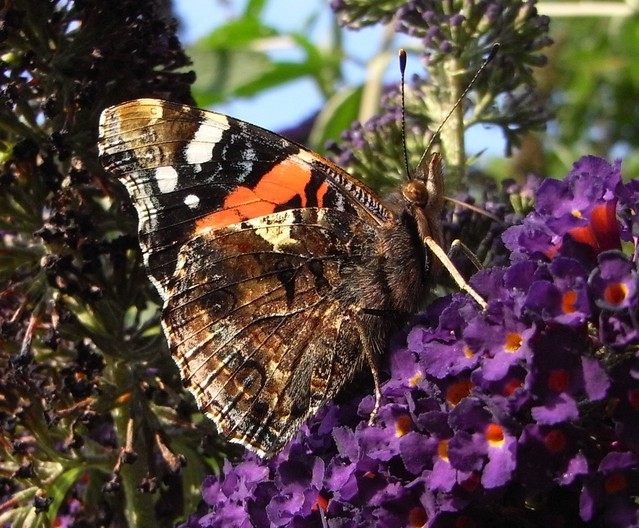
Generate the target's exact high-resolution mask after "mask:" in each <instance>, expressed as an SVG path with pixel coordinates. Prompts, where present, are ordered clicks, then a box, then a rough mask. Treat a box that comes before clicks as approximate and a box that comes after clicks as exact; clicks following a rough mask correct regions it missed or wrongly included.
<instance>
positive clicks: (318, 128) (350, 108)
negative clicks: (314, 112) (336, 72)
mask: <svg viewBox="0 0 639 528" xmlns="http://www.w3.org/2000/svg"><path fill="white" fill-rule="evenodd" d="M361 101H362V87H361V86H359V87H355V88H345V89H343V90H341V91H339V92H337V93H336V94H335V95H333V96H332V97H331V98H329V99H328V101H326V103H325V104H324V107H323V108H322V110H321V112H320V113H319V114H318V116H317V118H316V119H315V123H314V124H313V130H311V134H310V137H309V146H310V147H311V148H312V149H314V150H317V151H319V152H323V151H324V150H325V148H324V145H325V144H326V142H327V141H328V140H330V139H332V140H335V141H337V140H338V139H339V137H340V134H341V133H342V131H344V130H346V129H348V128H350V126H351V124H352V123H353V121H355V120H356V119H357V116H358V115H359V107H360V103H361Z"/></svg>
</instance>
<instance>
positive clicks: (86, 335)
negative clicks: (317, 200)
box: [0, 0, 639, 527]
mask: <svg viewBox="0 0 639 528" xmlns="http://www.w3.org/2000/svg"><path fill="white" fill-rule="evenodd" d="M271 1H272V2H276V1H277V0H271ZM560 3H561V2H557V4H560ZM339 4H340V3H338V2H335V6H334V7H336V8H339V7H340V5H339ZM602 4H605V3H602ZM267 5H268V4H267V1H266V0H253V1H248V2H246V4H245V7H244V8H243V10H242V11H241V13H240V15H239V16H238V17H236V18H234V19H233V20H230V21H228V22H226V23H224V24H220V25H218V26H217V27H216V29H214V30H213V31H212V32H211V34H210V35H208V36H206V37H205V38H203V39H202V40H200V41H198V42H197V43H195V44H194V45H193V46H192V47H190V48H189V49H188V50H187V51H186V53H183V52H182V50H181V47H180V44H179V42H178V41H177V38H176V36H175V26H174V25H173V24H172V23H171V22H168V20H169V18H170V11H171V6H170V4H168V3H167V4H162V3H159V2H151V1H131V2H127V1H123V2H118V3H117V5H116V3H110V4H109V5H108V6H107V5H106V4H105V3H102V2H92V1H88V0H83V1H82V2H80V1H78V0H76V1H73V0H68V1H57V2H56V1H54V2H50V1H47V0H14V1H5V3H4V4H3V6H2V8H1V9H0V20H1V22H2V23H1V25H0V47H1V48H0V52H1V60H2V63H1V66H2V79H1V88H2V92H1V93H0V102H1V103H2V106H1V108H0V141H1V142H2V145H1V147H2V154H1V156H2V158H1V161H2V172H1V174H0V190H1V191H2V192H1V193H0V235H1V236H2V247H0V283H1V285H2V288H1V289H2V291H1V292H0V323H1V327H0V331H1V333H0V376H1V377H0V418H1V420H2V422H1V438H0V467H1V469H0V484H1V487H0V525H3V526H4V525H11V526H16V527H17V526H49V525H52V524H55V525H57V526H69V525H74V526H83V525H84V526H100V525H104V526H107V525H110V526H125V525H130V526H136V525H137V526H153V525H157V526H171V525H172V524H173V523H174V522H175V520H177V519H180V518H183V517H184V516H185V515H186V514H188V512H190V511H193V510H194V509H195V508H196V505H197V503H198V501H199V491H198V489H199V485H200V482H201V481H202V478H203V475H204V474H205V473H206V472H207V471H214V470H216V469H217V468H218V467H219V464H220V460H221V459H222V457H223V456H228V455H229V453H228V452H227V451H225V449H226V448H225V447H223V446H221V445H219V444H218V443H217V440H216V439H215V438H214V436H213V434H212V433H213V432H212V430H211V426H210V425H209V424H208V422H206V421H205V420H204V421H203V420H202V419H201V417H200V415H199V413H197V412H196V410H195V407H194V404H193V402H192V400H191V399H190V398H189V397H188V396H186V395H184V394H183V392H182V389H181V387H180V383H179V380H178V379H177V373H176V371H175V368H174V367H173V365H172V363H171V361H170V359H169V358H168V357H167V354H166V353H165V344H164V340H163V337H162V336H161V333H160V330H159V326H158V319H157V308H158V306H157V302H158V300H157V297H156V296H155V294H154V292H153V291H152V290H151V287H150V286H149V285H148V283H147V281H146V279H145V274H144V270H143V269H142V266H141V262H140V258H139V253H138V252H137V244H136V241H135V236H134V232H135V220H134V218H133V216H132V214H131V210H130V206H129V205H128V202H127V198H126V197H125V196H124V192H123V189H122V188H121V187H120V185H119V184H118V183H117V182H114V181H113V180H112V179H110V178H109V177H108V176H107V175H106V174H104V172H103V171H102V170H101V169H100V167H99V166H98V163H97V160H96V149H95V140H96V126H97V119H98V115H99V113H100V111H101V110H102V109H103V108H104V107H106V106H108V105H109V104H113V103H115V102H118V101H122V100H126V99H130V98H134V97H138V96H143V95H157V96H163V97H165V98H168V99H173V100H179V101H183V102H193V100H192V99H191V95H190V91H189V87H190V84H191V83H192V82H193V80H194V79H195V77H194V76H193V75H192V74H191V73H190V72H191V71H192V70H193V71H195V72H196V73H197V79H196V81H195V84H193V90H192V94H193V97H194V99H195V101H197V103H198V104H199V105H200V106H209V105H217V104H219V103H221V102H223V101H227V100H229V99H233V98H239V97H242V98H250V97H254V96H255V95H257V94H260V93H262V92H264V91H267V90H271V89H276V88H278V87H280V86H282V85H285V84H287V83H290V82H291V81H293V80H297V79H302V78H305V79H311V80H312V81H313V83H314V84H315V86H316V87H317V91H318V92H319V93H321V94H322V96H323V98H324V104H323V105H322V106H321V108H318V112H317V114H316V115H314V116H311V117H310V118H309V119H305V120H303V121H302V122H300V123H299V126H298V127H296V128H295V129H291V130H289V131H288V135H289V136H291V137H292V138H293V139H295V140H297V141H299V142H302V143H305V144H307V145H309V146H310V147H312V148H314V149H316V150H319V151H323V152H327V150H326V146H327V142H328V144H329V145H331V143H330V140H332V141H333V142H340V143H341V145H342V146H341V147H335V143H332V149H331V152H333V153H336V155H337V156H339V157H340V161H341V162H342V163H344V164H345V165H348V166H349V167H350V168H351V169H353V170H354V171H355V172H356V173H357V174H358V175H359V176H361V177H363V178H365V179H367V180H368V181H369V182H371V183H372V184H373V185H375V186H377V187H384V186H387V185H389V182H390V183H392V181H396V180H397V179H398V178H401V177H402V175H403V170H404V169H403V167H402V164H401V156H400V155H399V153H400V150H398V147H399V146H401V139H400V136H399V135H398V134H399V130H398V128H397V114H393V113H392V108H396V103H397V99H396V91H394V88H396V85H395V84H394V83H389V82H388V80H387V79H388V77H387V76H386V74H385V72H386V71H387V68H389V67H390V68H394V67H395V66H394V64H393V63H394V61H395V56H396V50H397V47H398V39H397V37H396V35H395V33H394V32H393V31H392V30H390V29H387V30H381V31H380V33H379V34H380V39H379V42H375V43H372V45H371V50H369V51H368V52H367V54H366V57H365V60H362V59H361V55H360V54H359V53H357V54H355V53H353V52H352V51H351V50H346V49H345V47H344V42H345V38H344V35H345V32H347V31H353V29H347V28H343V27H341V26H340V25H338V22H337V20H335V22H334V23H332V25H331V26H330V28H329V29H328V30H327V32H326V35H325V38H324V39H323V40H322V42H318V41H315V40H311V39H310V38H309V35H310V34H311V33H312V32H311V30H312V28H313V27H314V25H315V24H316V23H317V21H318V20H319V19H320V16H319V15H320V12H321V10H325V9H327V7H326V6H325V5H323V4H319V3H318V6H317V15H316V16H311V17H309V18H308V19H306V20H300V23H299V27H297V28H296V30H295V31H287V32H286V33H284V32H282V31H281V30H280V29H278V28H277V27H273V26H268V25H266V24H265V23H264V22H263V14H264V10H265V9H266V7H267ZM403 5H404V3H403V2H397V1H395V2H392V1H388V2H382V1H377V2H365V3H362V9H361V12H360V13H359V16H356V17H351V18H348V19H344V14H343V12H342V15H341V17H342V22H348V23H350V24H351V25H352V26H358V25H363V24H368V23H372V22H375V21H378V20H380V19H385V20H388V19H389V18H390V17H391V16H393V15H394V14H395V13H397V11H398V9H400V8H401V7H402V6H403ZM202 9H203V12H204V11H205V7H204V6H203V8H202ZM541 11H542V12H543V7H542V8H541ZM338 12H339V9H338ZM581 14H582V13H575V15H581ZM167 16H169V18H167ZM638 25H639V17H637V15H636V14H634V13H629V14H627V15H626V16H615V17H607V16H602V15H598V16H574V17H558V18H555V19H553V22H552V26H551V29H552V33H551V35H552V38H553V40H554V41H555V45H554V46H553V47H552V48H549V49H546V50H545V54H546V55H547V56H548V59H549V63H548V65H547V66H546V67H544V68H534V76H535V78H536V80H537V88H538V90H537V93H538V94H540V95H541V98H540V99H539V100H536V101H535V104H542V103H547V104H548V106H549V107H550V108H552V110H553V111H554V115H555V118H554V120H552V121H550V123H549V125H548V127H547V129H546V130H545V131H544V132H540V131H539V128H540V126H539V125H540V124H541V122H543V121H544V119H545V117H546V114H545V113H544V114H537V115H536V117H537V118H538V119H537V121H535V120H534V118H535V115H534V113H533V112H529V114H526V113H525V110H526V108H528V109H530V108H532V107H531V106H528V107H525V106H523V107H520V110H521V111H523V112H524V113H523V114H521V113H520V114H517V115H518V116H519V117H517V119H519V120H517V119H515V118H513V115H515V114H512V113H511V114H507V113H506V115H510V118H511V119H513V120H512V121H509V122H504V120H503V114H500V113H499V110H500V109H503V108H508V104H510V103H511V102H512V101H511V100H510V99H509V96H508V95H507V94H505V93H502V92H501V89H502V87H503V86H504V85H503V82H504V81H503V80H502V82H501V83H500V82H499V81H498V80H497V79H498V78H499V76H500V75H501V76H502V77H504V76H506V75H507V73H508V72H509V70H506V69H504V68H505V66H504V64H503V63H500V62H499V61H496V63H495V64H494V65H493V66H491V70H490V72H489V74H488V77H487V78H488V79H492V82H486V84H482V83H481V81H479V82H478V84H477V86H476V90H475V91H474V92H473V93H472V94H471V97H470V100H471V102H472V103H473V104H474V105H475V106H474V107H476V106H477V103H478V102H480V101H481V95H482V94H484V95H485V94H486V93H488V91H489V90H492V94H491V97H492V99H491V107H490V108H489V109H488V110H492V109H496V111H495V112H493V113H490V112H488V114H484V115H488V117H487V118H483V119H480V120H478V124H477V125H476V126H477V127H483V126H485V125H486V124H493V125H494V126H497V127H500V126H501V127H502V130H507V131H508V132H509V134H510V136H509V137H508V138H507V140H508V141H507V142H506V141H505V142H504V143H505V144H506V143H508V144H516V143H520V144H521V146H522V148H521V149H520V150H515V151H514V156H513V157H512V158H505V157H504V156H502V155H501V154H500V155H496V156H492V157H491V156H488V155H485V156H481V157H480V159H479V161H480V163H479V164H478V165H477V167H479V169H481V173H482V175H481V176H476V178H479V180H478V181H479V182H480V186H479V188H480V194H481V188H482V187H481V186H482V185H483V183H481V182H485V181H486V179H485V178H489V179H490V180H491V181H492V180H500V179H504V178H519V179H520V181H521V179H522V178H523V176H524V175H525V174H526V173H528V172H529V171H534V172H536V173H538V174H542V175H546V174H548V175H554V176H558V175H561V174H565V173H566V172H567V171H568V167H569V166H570V165H571V164H572V162H573V161H574V160H575V159H577V158H578V157H579V156H581V155H582V154H584V153H592V154H598V155H600V156H603V157H606V158H609V159H611V158H613V157H615V156H623V157H624V172H625V173H626V174H634V173H635V172H636V169H637V166H638V165H639V160H638V159H637V155H636V152H637V148H636V143H637V141H638V139H637V138H639V134H637V130H636V128H637V125H636V123H637V122H639V120H638V119H637V117H639V116H638V115H637V114H638V112H639V110H638V105H637V103H636V93H637V91H638V84H639V61H638V60H637V57H639V53H638V52H639V49H637V48H638V47H639V42H638V39H639V27H638ZM400 42H401V45H403V46H405V47H406V48H407V49H408V50H409V52H410V53H411V55H412V58H411V60H412V61H414V62H416V63H419V62H420V61H423V60H424V35H419V37H418V38H408V37H406V36H404V37H402V38H401V40H400ZM547 43H548V42H541V41H540V42H537V45H538V46H539V48H543V47H545V45H546V44H547ZM440 44H441V42H440ZM272 49H280V50H286V51H287V52H290V53H286V54H284V56H286V59H283V58H282V56H283V55H282V54H281V53H274V52H272V51H270V50H272ZM464 49H466V48H464ZM487 49H488V48H486V49H483V50H481V49H479V50H478V49H471V51H470V52H468V56H466V57H464V59H463V60H462V63H463V67H464V68H466V69H467V71H466V72H465V76H464V78H465V79H468V78H469V76H472V74H473V73H474V72H475V71H476V70H477V68H478V66H479V63H480V62H481V59H482V57H483V56H484V55H485V52H486V51H487ZM524 51H529V50H517V49H515V50H510V52H509V51H508V49H506V50H504V51H503V56H504V57H517V53H519V54H520V56H519V61H518V62H517V64H524V63H525V60H524V58H523V57H524ZM291 57H296V58H291ZM189 61H193V64H192V65H190V64H189ZM445 62H446V61H445V59H442V62H441V63H445ZM441 63H440V64H441ZM346 65H348V67H349V68H356V69H357V68H359V69H360V70H361V72H362V75H360V77H361V78H363V79H364V80H363V81H362V82H361V83H360V84H352V83H350V84H349V83H348V82H347V80H346V79H347V78H348V79H351V78H352V76H351V75H348V76H347V75H346V70H345V69H346ZM389 65H390V66H389ZM431 65H433V66H434V70H433V71H434V72H435V71H436V68H437V63H436V61H435V64H431ZM531 71H532V70H531ZM445 73H446V72H445V71H440V72H439V74H438V75H439V76H438V77H433V80H434V81H436V82H433V83H430V84H428V82H426V81H425V80H424V79H422V80H421V81H417V80H412V79H411V80H410V81H409V85H410V93H413V94H415V93H423V94H426V95H425V96H424V97H417V98H411V97H410V96H409V99H408V103H407V116H408V120H409V133H408V138H407V142H408V147H409V152H410V154H411V156H412V166H414V165H415V164H416V161H417V159H419V157H420V156H421V154H422V151H423V149H424V147H425V144H426V140H427V139H428V134H427V132H426V129H425V127H427V126H428V125H430V126H431V130H432V128H433V124H434V126H435V127H436V126H437V125H438V124H439V123H440V122H441V119H442V115H443V114H444V113H445V112H446V111H447V110H448V109H450V107H451V97H452V94H453V93H455V92H453V91H449V92H442V91H431V92H429V90H432V88H433V86H434V87H435V88H438V89H439V88H440V87H442V86H444V84H445V83H446V82H447V81H446V79H447V77H446V75H444V74H445ZM433 75H435V73H433ZM449 77H450V76H449ZM449 77H448V78H449ZM456 93H459V92H458V91H457V92H456ZM384 94H385V97H383V95H384ZM429 94H430V95H429ZM442 94H444V95H442ZM302 97H303V95H302ZM429 97H430V103H431V104H429V105H427V104H425V102H426V101H428V100H429ZM434 100H436V101H439V102H440V103H441V104H440V105H433V104H432V103H433V101H434ZM453 100H454V99H453ZM524 101H526V100H525V99H524ZM291 104H294V102H293V103H291ZM469 108H471V107H469ZM535 108H537V107H535ZM380 109H383V110H384V112H386V115H387V116H388V115H390V116H392V118H391V119H388V120H387V122H383V123H379V122H377V125H380V126H383V127H386V126H390V128H391V129H392V130H391V132H388V131H387V130H386V129H385V128H384V132H383V133H379V134H381V135H380V136H379V138H378V139H380V141H381V143H383V144H385V145H386V147H387V148H388V149H389V150H376V149H374V148H370V149H369V152H367V153H365V154H364V155H363V156H362V157H359V158H358V157H357V156H358V155H357V154H356V153H354V151H353V150H352V149H351V147H352V146H353V145H355V144H357V141H360V142H361V141H362V139H364V143H365V144H367V145H369V146H371V143H370V141H372V139H371V138H372V136H370V135H367V134H369V133H370V134H378V129H377V128H375V127H373V128H372V129H367V128H358V127H354V128H353V130H352V131H351V132H350V133H349V134H346V135H345V136H343V137H342V133H343V131H345V130H347V129H348V128H350V127H351V124H352V123H353V121H359V122H365V121H367V120H368V119H369V118H371V117H372V116H374V115H376V114H377V113H378V112H379V111H380ZM471 109H472V108H471ZM470 111H471V110H469V112H470ZM389 112H390V113H389ZM531 114H533V115H531ZM522 115H523V116H524V117H523V118H522V117H521V116H522ZM469 116H472V114H468V113H467V115H466V117H467V118H468V117H469ZM524 118H525V119H527V120H528V121H526V120H525V119H524ZM512 123H515V124H516V126H511V125H512ZM480 130H481V129H480ZM359 131H363V132H362V133H361V134H360V135H358V134H359ZM388 134H391V135H388ZM442 135H445V134H442ZM477 136H479V137H480V138H481V136H482V134H481V133H480V134H478V135H476V136H475V137H477ZM485 137H486V139H487V141H489V142H492V141H494V138H495V135H494V134H486V135H485ZM389 138H390V139H389ZM344 145H346V146H344ZM472 148H473V149H474V150H475V152H479V151H481V150H482V149H484V148H487V145H482V144H481V139H479V140H477V139H475V140H474V141H473V145H472ZM451 150H452V147H451ZM505 150H507V149H506V147H504V151H505ZM460 156H461V158H458V159H457V160H452V159H449V165H450V169H451V174H455V173H458V174H459V175H461V174H466V171H465V170H463V167H464V166H465V163H466V161H467V160H466V159H465V158H466V156H467V152H466V150H465V149H462V151H461V154H460ZM398 161H399V163H398ZM380 174H381V176H383V177H381V178H380V177H379V176H380ZM475 174H476V175H477V173H475ZM460 177H461V176H460ZM459 185H460V188H467V187H468V185H469V183H468V182H460V184H459ZM185 459H188V464H187V465H186V466H184V461H185ZM87 505H90V507H87ZM74 523H75V524H74Z"/></svg>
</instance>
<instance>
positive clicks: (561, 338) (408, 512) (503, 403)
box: [184, 157, 639, 528]
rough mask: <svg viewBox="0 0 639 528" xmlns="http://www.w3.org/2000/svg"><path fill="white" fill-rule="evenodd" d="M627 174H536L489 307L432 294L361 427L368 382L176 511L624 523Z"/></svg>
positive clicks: (600, 167)
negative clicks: (200, 503)
mask: <svg viewBox="0 0 639 528" xmlns="http://www.w3.org/2000/svg"><path fill="white" fill-rule="evenodd" d="M638 190H639V183H638V182H637V181H634V182H630V183H628V184H624V183H622V181H621V176H620V164H619V163H615V164H613V165H610V164H608V163H607V162H605V161H604V160H601V159H598V158H594V157H585V158H582V159H581V160H579V161H578V162H577V163H576V164H575V166H574V169H573V170H572V172H571V173H570V174H569V175H568V176H567V177H566V178H565V179H564V180H563V181H558V180H553V179H548V180H545V181H544V182H543V183H542V184H541V186H540V187H539V189H538V191H537V194H536V210H535V212H533V213H531V214H530V215H528V216H527V217H526V218H525V219H524V221H523V223H522V224H521V225H518V226H515V227H511V228H510V229H509V230H507V231H506V233H505V235H504V239H505V241H506V244H507V246H508V247H509V248H510V250H511V251H512V263H511V264H510V265H509V266H507V267H501V268H491V269H489V270H486V271H483V272H480V273H478V274H477V275H476V276H475V277H474V278H473V286H474V287H475V288H476V289H477V290H478V291H479V292H480V293H481V294H482V295H483V296H484V297H485V298H486V299H487V300H488V308H487V309H486V310H485V311H482V310H480V309H479V307H477V306H476V305H475V304H474V303H473V302H472V301H471V300H469V299H468V298H467V297H466V296H464V295H461V294H455V295H452V296H450V297H446V298H442V299H440V300H439V301H438V302H436V303H434V304H433V305H432V306H431V307H430V308H429V309H428V311H427V312H426V313H424V314H422V315H421V316H420V317H419V318H418V319H417V321H416V322H415V324H414V325H413V327H412V328H411V329H410V330H409V331H408V333H407V334H406V335H405V338H404V339H402V340H398V341H397V342H396V343H395V344H393V345H392V346H391V352H390V354H389V356H388V368H389V371H390V376H389V379H388V380H387V381H386V382H385V384H384V385H383V387H382V392H383V406H382V407H381V409H380V410H379V413H378V414H377V416H376V417H375V419H374V424H373V425H369V424H368V416H369V413H370V411H371V409H372V407H373V397H372V396H370V395H369V396H366V397H363V398H359V399H353V400H349V401H347V402H346V403H341V404H331V405H328V406H326V407H325V408H324V409H323V410H322V411H321V412H320V414H319V415H318V416H317V417H315V418H314V419H313V420H311V421H310V422H309V423H308V424H307V426H305V427H304V429H303V431H302V432H301V434H300V435H299V436H298V438H297V439H296V440H294V441H292V442H291V443H290V444H289V445H288V446H287V447H286V448H285V449H284V450H283V451H282V452H281V453H279V454H278V455H277V456H276V457H275V458H273V459H272V460H270V461H262V460H260V459H259V458H257V457H256V456H255V455H252V454H250V453H249V454H246V455H245V458H244V459H243V461H241V462H240V463H239V464H237V465H235V466H233V465H231V464H230V463H227V464H226V465H225V466H224V468H223V471H222V474H221V475H220V476H219V477H209V478H208V479H207V480H206V481H205V482H204V485H203V498H204V501H205V503H206V504H207V505H208V506H209V511H208V512H206V513H204V514H200V515H192V516H191V518H190V519H189V520H188V521H187V523H186V524H185V525H184V526H187V527H189V528H195V527H217V526H220V527H221V526H242V527H244V526H247V527H248V526H252V525H254V526H322V525H324V526H345V527H346V526H348V527H350V526H352V527H361V526H382V527H383V526H389V527H390V526H393V527H395V526H424V525H425V526H429V527H446V526H451V527H452V526H456V527H458V526H472V527H479V526H544V525H550V526H585V525H590V524H589V523H595V524H596V525H599V526H609V527H619V528H621V527H626V526H636V525H637V524H638V523H639V505H637V503H636V501H635V499H634V497H636V495H637V493H638V492H639V441H638V440H637V439H638V438H639V434H637V433H638V432H639V431H638V429H639V381H638V372H639V357H638V355H637V345H638V344H639V334H638V330H639V323H638V310H639V303H638V291H637V290H638V279H637V266H636V261H635V250H636V244H635V241H636V235H637V232H639V224H638V223H637V220H638V219H639V217H638V216H637V210H636V204H637V200H636V198H637V191H638ZM622 241H623V244H622ZM624 246H629V247H630V249H631V253H632V255H631V256H629V255H628V254H627V253H625V252H623V251H622V250H621V248H622V247H624ZM322 523H323V524H322Z"/></svg>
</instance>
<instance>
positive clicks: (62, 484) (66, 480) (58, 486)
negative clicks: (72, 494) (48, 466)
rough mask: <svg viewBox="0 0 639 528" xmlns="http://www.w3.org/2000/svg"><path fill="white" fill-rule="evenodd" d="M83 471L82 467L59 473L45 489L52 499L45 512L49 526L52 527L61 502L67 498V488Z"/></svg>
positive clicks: (84, 469)
mask: <svg viewBox="0 0 639 528" xmlns="http://www.w3.org/2000/svg"><path fill="white" fill-rule="evenodd" d="M85 471H86V468H84V467H82V466H76V467H71V468H69V469H67V470H66V471H63V472H62V473H60V475H59V476H58V477H57V478H56V479H55V480H54V481H53V484H52V485H51V486H50V487H49V488H47V492H48V493H49V494H50V496H51V498H52V499H53V502H52V503H51V506H49V510H48V511H47V516H48V517H49V519H50V520H51V526H53V521H54V520H55V518H56V516H57V515H58V510H59V509H60V506H61V504H62V501H63V500H64V498H65V497H66V496H67V493H68V492H69V488H71V486H73V484H75V483H76V482H77V481H78V479H79V478H80V476H81V475H82V474H83V473H84V472H85Z"/></svg>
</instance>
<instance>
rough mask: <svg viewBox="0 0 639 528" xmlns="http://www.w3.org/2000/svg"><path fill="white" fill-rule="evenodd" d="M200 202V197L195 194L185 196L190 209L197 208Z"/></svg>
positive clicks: (185, 201)
mask: <svg viewBox="0 0 639 528" xmlns="http://www.w3.org/2000/svg"><path fill="white" fill-rule="evenodd" d="M199 204H200V199H199V198H198V197H197V196H195V195H194V194H189V195H188V196H187V197H186V198H184V205H186V206H187V207H188V208H189V209H195V208H196V207H197V206H198V205H199Z"/></svg>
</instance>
